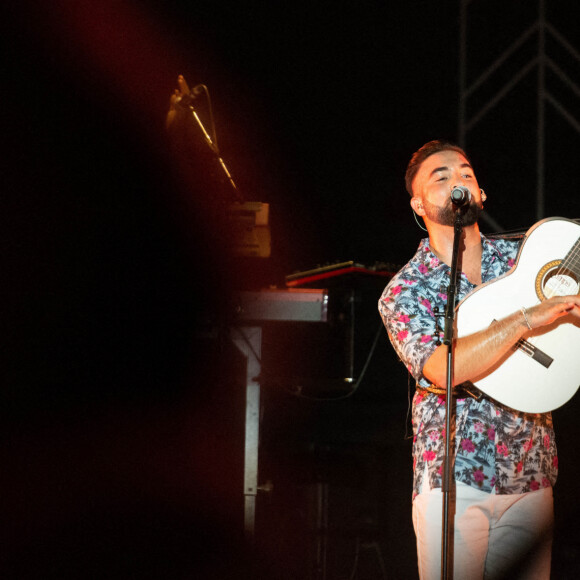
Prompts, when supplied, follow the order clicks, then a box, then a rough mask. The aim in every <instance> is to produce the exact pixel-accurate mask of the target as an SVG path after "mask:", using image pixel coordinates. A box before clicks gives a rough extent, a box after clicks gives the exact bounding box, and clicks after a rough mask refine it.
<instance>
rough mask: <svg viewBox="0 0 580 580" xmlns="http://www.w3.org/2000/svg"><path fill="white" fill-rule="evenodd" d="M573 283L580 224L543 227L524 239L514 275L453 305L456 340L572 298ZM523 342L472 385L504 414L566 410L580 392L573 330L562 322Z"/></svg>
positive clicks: (577, 338)
mask: <svg viewBox="0 0 580 580" xmlns="http://www.w3.org/2000/svg"><path fill="white" fill-rule="evenodd" d="M567 256H568V257H569V259H568V258H567ZM565 258H566V260H565V262H564V259H565ZM579 281H580V225H579V224H577V223H575V222H573V221H571V220H567V219H564V218H549V219H545V220H542V221H540V222H538V223H537V224H536V225H534V226H533V227H532V228H530V229H529V230H528V232H527V233H526V237H525V239H524V242H523V245H522V246H521V248H520V252H519V254H518V258H517V262H516V265H515V266H514V268H512V270H510V271H509V272H508V273H507V274H504V275H503V276H500V277H499V278H496V279H495V280H493V281H491V282H487V283H486V284H482V285H481V286H478V287H477V288H476V289H475V290H474V291H473V292H471V293H470V294H469V295H468V296H466V297H465V298H464V299H463V300H462V301H461V302H460V303H459V305H458V306H457V313H456V322H457V336H458V337H462V336H465V335H468V334H471V333H473V332H476V331H478V330H482V329H484V328H487V327H488V326H489V325H491V324H493V322H494V321H496V320H500V319H501V318H504V317H505V316H508V315H509V314H512V313H513V312H517V311H518V310H520V309H521V307H522V306H525V307H527V308H529V307H532V306H534V305H535V304H538V303H539V302H540V301H542V300H545V299H546V298H549V297H550V296H551V295H565V294H578V293H580V292H579V289H580V285H579ZM526 341H527V342H525V343H524V344H522V345H521V346H520V348H514V349H513V350H512V351H511V352H510V353H509V354H508V355H506V357H504V359H503V360H502V361H501V362H500V363H498V364H497V365H496V366H495V367H493V368H492V369H491V370H490V371H488V372H487V373H486V374H484V375H483V376H481V377H476V379H475V380H473V381H472V382H473V383H474V384H475V385H476V386H477V387H478V388H479V389H480V390H481V391H483V392H484V393H485V394H487V395H488V396H490V397H491V398H493V399H495V400H496V401H499V402H500V403H502V404H504V405H507V406H508V407H511V408H513V409H517V410H520V411H525V412H529V413H545V412H548V411H551V410H553V409H556V408H558V407H560V406H562V405H563V404H564V403H566V402H567V401H568V400H569V399H570V398H571V397H572V396H573V395H574V394H575V393H576V391H577V389H578V387H579V386H580V324H579V322H578V319H577V318H574V317H572V316H570V315H569V316H565V317H562V318H560V319H559V320H558V321H557V322H556V323H554V324H553V325H550V326H548V327H544V328H542V329H538V330H535V331H534V332H533V333H531V335H530V336H529V337H526Z"/></svg>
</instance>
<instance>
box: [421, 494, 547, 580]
mask: <svg viewBox="0 0 580 580" xmlns="http://www.w3.org/2000/svg"><path fill="white" fill-rule="evenodd" d="M450 497H451V498H452V499H451V500H450V504H451V506H452V507H454V508H455V510H454V511H455V518H454V524H452V525H454V532H453V538H454V539H453V558H452V559H453V565H451V562H449V563H448V569H449V570H452V571H453V579H454V580H478V579H485V580H492V579H493V580H499V579H502V580H503V579H504V578H509V579H510V580H515V579H516V578H521V579H522V580H523V579H525V580H532V579H533V580H548V579H549V578H550V560H551V553H552V528H553V522H554V504H553V496H552V488H551V487H548V488H545V489H541V490H538V491H532V492H530V493H523V494H514V495H496V494H489V493H485V492H482V491H480V490H479V489H476V488H474V487H471V486H468V485H465V484H462V483H457V485H456V492H455V494H450ZM442 509H443V494H442V492H441V489H431V490H429V489H428V490H426V491H425V492H422V493H420V494H419V495H418V496H417V497H416V498H415V500H414V501H413V526H414V528H415V534H416V536H417V557H418V564H419V576H420V578H421V580H436V579H437V580H439V579H440V578H441V537H442V524H441V521H442V520H441V517H442ZM450 521H452V522H453V518H451V517H450Z"/></svg>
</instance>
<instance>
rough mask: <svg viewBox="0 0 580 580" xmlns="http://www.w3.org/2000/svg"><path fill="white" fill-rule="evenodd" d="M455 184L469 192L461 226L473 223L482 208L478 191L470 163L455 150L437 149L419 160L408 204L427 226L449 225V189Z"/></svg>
mask: <svg viewBox="0 0 580 580" xmlns="http://www.w3.org/2000/svg"><path fill="white" fill-rule="evenodd" d="M458 185H462V186H465V187H467V188H468V189H469V191H470V192H471V201H470V203H469V205H468V206H467V207H466V208H463V209H462V214H463V225H465V226H470V225H473V224H475V223H476V222H477V219H478V217H479V214H480V212H481V210H482V208H483V206H482V203H481V192H480V189H479V185H478V184H477V179H476V178H475V174H474V172H473V169H472V168H471V165H470V164H469V162H468V161H467V159H465V157H464V156H463V155H461V153H458V152H457V151H440V152H439V153H434V154H433V155H431V156H429V157H427V159H425V161H423V163H422V164H421V167H419V171H417V174H416V175H415V179H414V180H413V198H412V199H411V206H412V207H413V209H414V210H415V211H416V212H417V214H418V215H420V216H422V217H423V219H424V220H425V223H426V224H427V225H429V222H431V223H434V224H439V225H442V226H451V227H453V224H454V223H455V207H454V205H453V204H452V203H451V190H452V189H453V188H454V187H456V186H458Z"/></svg>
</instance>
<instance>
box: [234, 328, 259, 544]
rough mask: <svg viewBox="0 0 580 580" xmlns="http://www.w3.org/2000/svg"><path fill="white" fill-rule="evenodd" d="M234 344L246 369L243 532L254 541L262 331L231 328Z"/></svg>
mask: <svg viewBox="0 0 580 580" xmlns="http://www.w3.org/2000/svg"><path fill="white" fill-rule="evenodd" d="M231 336H232V340H233V342H234V344H235V345H236V346H237V348H238V349H239V351H240V352H241V353H242V354H243V355H244V356H245V357H246V359H247V367H246V441H245V455H244V532H245V534H246V538H247V539H248V540H249V541H251V542H253V541H254V537H255V524H256V495H257V493H258V445H259V435H260V384H259V383H258V381H257V380H256V379H257V377H258V376H259V375H260V370H261V361H260V359H261V356H262V352H261V351H262V329H261V328H260V327H254V326H251V327H234V328H232V329H231Z"/></svg>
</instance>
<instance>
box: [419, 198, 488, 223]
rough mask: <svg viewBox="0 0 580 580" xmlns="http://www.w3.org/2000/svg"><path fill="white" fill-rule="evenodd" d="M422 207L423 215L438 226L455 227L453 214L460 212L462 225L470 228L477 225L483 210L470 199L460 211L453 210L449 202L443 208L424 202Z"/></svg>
mask: <svg viewBox="0 0 580 580" xmlns="http://www.w3.org/2000/svg"><path fill="white" fill-rule="evenodd" d="M423 205H424V207H425V215H426V216H427V217H428V218H429V219H430V220H431V221H432V222H435V223H436V224H439V225H440V226H450V227H453V226H454V225H455V212H456V211H459V212H461V215H462V216H463V220H462V222H463V225H464V226H472V225H474V224H476V223H477V220H478V219H479V214H481V211H482V210H483V206H480V205H477V203H476V202H475V200H474V199H473V198H472V199H471V201H470V202H469V205H466V206H463V207H462V208H460V209H457V210H456V209H455V208H454V206H453V204H452V203H451V202H449V203H447V204H446V205H445V206H444V207H436V206H435V205H433V204H432V203H429V202H428V201H426V200H424V201H423Z"/></svg>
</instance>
